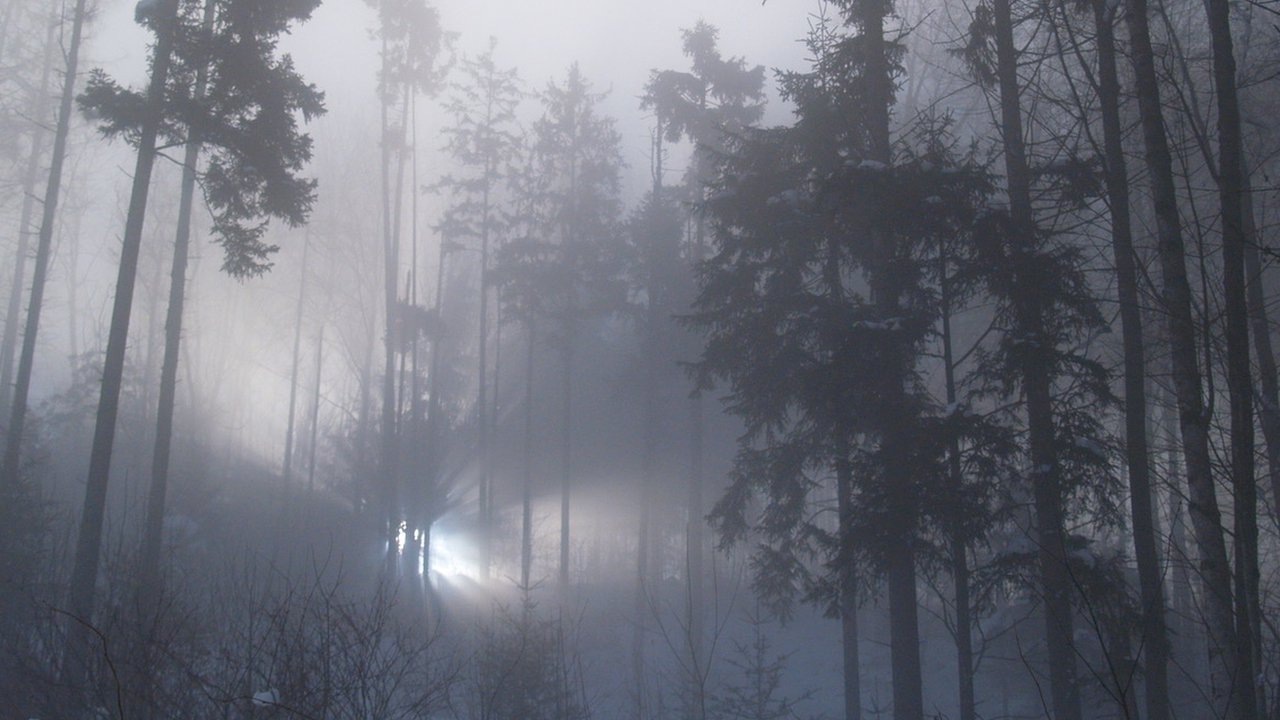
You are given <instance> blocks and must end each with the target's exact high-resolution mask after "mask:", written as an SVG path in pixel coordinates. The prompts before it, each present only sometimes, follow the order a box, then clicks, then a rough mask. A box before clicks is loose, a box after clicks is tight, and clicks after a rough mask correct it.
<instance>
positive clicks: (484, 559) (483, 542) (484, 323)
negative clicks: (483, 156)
mask: <svg viewBox="0 0 1280 720" xmlns="http://www.w3.org/2000/svg"><path fill="white" fill-rule="evenodd" d="M491 119H492V113H491V111H490V114H489V115H488V116H486V118H485V127H488V126H489V125H490V123H491ZM490 176H491V172H490V170H489V167H488V160H486V165H485V169H484V191H483V196H482V198H481V201H480V212H481V216H480V346H479V352H478V357H477V358H476V360H477V363H476V364H477V365H478V367H479V370H480V372H479V383H478V385H479V387H478V389H477V395H478V397H477V399H476V412H477V414H478V416H479V417H478V418H477V420H478V421H479V422H478V425H479V427H478V428H477V429H478V430H479V437H478V438H477V440H478V443H477V451H478V452H479V455H480V492H479V496H478V500H479V504H480V507H479V519H480V576H481V577H482V578H484V579H488V577H489V567H490V565H491V564H492V557H491V555H492V548H493V537H492V534H493V518H492V517H491V516H490V510H491V505H492V502H493V500H492V498H491V497H490V496H491V494H492V492H493V490H492V483H493V472H492V466H491V464H490V459H489V421H488V418H487V416H486V413H487V412H488V409H489V403H488V389H489V388H488V384H487V382H486V381H487V380H488V370H489V357H488V348H489V189H490V185H491V184H492V179H491V177H490Z"/></svg>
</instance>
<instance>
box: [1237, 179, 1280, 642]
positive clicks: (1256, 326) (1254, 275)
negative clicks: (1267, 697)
mask: <svg viewBox="0 0 1280 720" xmlns="http://www.w3.org/2000/svg"><path fill="white" fill-rule="evenodd" d="M1249 185H1250V183H1249V177H1248V175H1247V174H1246V176H1245V196H1244V205H1245V212H1244V221H1245V233H1246V236H1247V237H1248V238H1249V240H1248V241H1247V242H1245V246H1244V262H1245V273H1247V278H1246V279H1247V284H1246V289H1247V291H1248V297H1247V299H1248V301H1249V319H1250V320H1251V321H1252V324H1253V327H1252V330H1253V332H1252V333H1250V334H1251V336H1252V337H1253V351H1254V354H1255V355H1256V356H1257V358H1258V384H1259V385H1260V386H1261V388H1260V390H1261V398H1260V399H1259V402H1258V415H1259V416H1261V419H1262V422H1261V425H1262V437H1263V439H1264V440H1265V441H1266V446H1267V479H1268V480H1269V481H1270V482H1269V484H1270V486H1271V502H1272V507H1271V512H1272V518H1273V520H1274V522H1275V523H1276V524H1277V525H1278V526H1280V376H1278V374H1277V372H1276V356H1275V350H1274V349H1273V346H1272V343H1271V323H1270V321H1269V320H1268V313H1267V297H1266V291H1265V289H1264V286H1263V277H1262V275H1263V271H1262V257H1261V255H1262V254H1261V253H1260V252H1259V251H1258V237H1257V227H1256V225H1255V224H1254V219H1253V203H1252V198H1251V196H1250V190H1249ZM1255 649H1256V648H1255Z"/></svg>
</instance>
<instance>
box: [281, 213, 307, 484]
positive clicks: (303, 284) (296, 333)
mask: <svg viewBox="0 0 1280 720" xmlns="http://www.w3.org/2000/svg"><path fill="white" fill-rule="evenodd" d="M310 249H311V231H310V230H308V231H307V234H306V238H305V239H304V240H303V242H302V271H301V274H300V278H301V279H300V280H299V281H298V309H297V312H295V313H294V316H293V362H292V364H291V365H290V370H289V420H288V422H287V423H286V424H285V431H284V483H285V487H286V489H288V488H289V487H290V486H291V485H292V483H293V455H294V453H293V446H294V442H293V438H294V435H295V433H294V426H295V418H296V417H297V410H298V374H299V372H300V371H301V367H302V360H301V354H302V317H303V312H304V310H305V308H306V303H307V253H308V252H309V251H310Z"/></svg>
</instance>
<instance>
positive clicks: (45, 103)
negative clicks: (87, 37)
mask: <svg viewBox="0 0 1280 720" xmlns="http://www.w3.org/2000/svg"><path fill="white" fill-rule="evenodd" d="M11 9H12V8H10V10H11ZM58 12H60V11H58ZM58 12H55V15H54V16H53V17H50V18H49V28H48V30H47V31H46V33H45V40H44V64H43V65H42V66H41V68H40V84H39V85H37V86H36V87H35V88H34V89H33V92H32V94H33V95H34V96H35V97H34V98H32V102H31V106H32V107H33V108H35V122H33V123H32V125H31V154H30V155H29V156H28V157H27V168H26V171H25V172H24V174H23V180H22V211H21V214H20V215H19V221H18V250H17V252H16V253H15V254H14V257H13V285H12V286H10V287H9V305H8V308H7V309H6V311H5V316H4V337H3V339H0V413H9V412H11V408H10V405H9V403H10V402H11V401H12V399H13V356H14V350H15V349H16V346H17V343H18V317H19V316H20V315H21V314H22V291H23V290H25V289H26V287H27V255H28V254H29V253H30V245H31V242H30V238H31V215H32V213H33V212H34V211H35V203H36V183H37V182H39V180H40V167H41V165H42V164H43V161H44V144H45V135H46V131H45V128H44V123H45V121H46V117H45V116H46V115H48V114H49V76H50V75H51V74H52V72H53V56H54V51H55V49H56V48H57V43H56V41H57V38H58V36H57V34H56V31H57V29H58V28H59V27H60V26H61V23H60V22H58V21H57V20H56V18H57V17H58Z"/></svg>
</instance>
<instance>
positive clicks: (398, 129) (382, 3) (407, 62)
mask: <svg viewBox="0 0 1280 720" xmlns="http://www.w3.org/2000/svg"><path fill="white" fill-rule="evenodd" d="M367 2H368V3H369V4H370V5H374V6H376V9H377V11H378V31H377V34H378V38H379V42H380V45H381V50H380V67H379V71H378V99H379V118H380V129H381V136H380V138H381V139H380V146H379V147H380V151H381V187H382V246H383V247H382V251H383V290H384V293H383V295H384V303H383V306H384V328H385V333H384V337H383V345H384V349H385V362H384V364H383V377H382V413H381V432H380V437H381V439H382V442H381V447H382V449H381V458H380V475H381V476H382V477H381V482H382V488H381V499H380V505H381V513H382V527H383V530H384V539H385V540H386V547H387V563H388V565H387V567H388V568H391V567H393V566H394V557H393V556H394V554H395V551H396V546H397V536H398V535H399V533H400V530H401V525H402V519H403V518H402V508H401V507H400V505H401V502H402V501H401V498H400V490H399V487H398V486H399V484H400V482H399V476H400V469H399V464H398V454H399V452H400V449H399V444H398V443H397V439H396V433H397V417H396V408H397V407H398V401H397V399H396V382H395V374H396V373H395V369H396V352H397V348H398V347H399V337H398V336H397V333H396V329H397V317H398V315H399V313H398V312H397V308H398V305H399V294H398V292H399V291H398V288H397V285H398V283H399V277H400V276H399V267H400V226H401V217H400V208H401V197H402V186H403V182H402V180H403V175H404V168H405V157H406V156H405V149H406V147H407V138H408V127H407V125H408V119H409V106H410V98H411V97H414V96H416V95H417V94H419V93H421V92H424V91H428V90H431V89H434V88H435V87H437V86H438V84H439V83H440V81H441V79H442V72H443V69H442V66H441V64H440V62H439V61H440V55H441V52H442V50H443V49H444V45H445V43H446V42H447V36H446V35H445V34H444V32H443V31H442V29H441V26H440V16H439V12H438V11H437V10H436V9H435V8H434V7H433V6H432V5H430V4H429V3H427V2H426V0H367ZM397 109H398V110H399V115H400V120H399V122H398V123H394V122H393V117H392V113H394V112H396V110H397ZM393 164H395V165H396V166H397V174H398V176H399V178H400V181H397V182H396V183H395V184H394V186H393V184H392V181H391V172H392V165H393ZM414 192H417V188H414Z"/></svg>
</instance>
